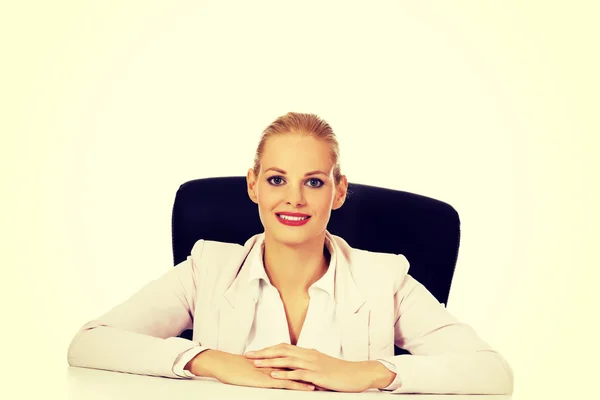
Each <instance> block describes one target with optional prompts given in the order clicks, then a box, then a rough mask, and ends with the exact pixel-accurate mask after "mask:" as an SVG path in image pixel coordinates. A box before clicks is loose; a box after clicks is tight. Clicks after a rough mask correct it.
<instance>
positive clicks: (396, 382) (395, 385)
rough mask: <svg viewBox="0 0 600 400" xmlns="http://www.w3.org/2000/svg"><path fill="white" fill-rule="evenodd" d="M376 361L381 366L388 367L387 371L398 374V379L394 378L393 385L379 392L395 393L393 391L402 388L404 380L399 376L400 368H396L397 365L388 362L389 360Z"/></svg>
mask: <svg viewBox="0 0 600 400" xmlns="http://www.w3.org/2000/svg"><path fill="white" fill-rule="evenodd" d="M376 361H379V362H380V363H381V364H383V366H384V367H386V368H387V369H389V370H390V371H392V372H393V373H395V374H396V377H395V378H394V380H393V381H392V383H390V384H389V385H388V386H386V387H384V388H382V389H379V390H384V391H388V390H391V391H393V390H396V389H398V388H399V387H400V386H402V379H400V375H399V374H398V368H396V365H395V364H394V363H392V362H390V361H387V360H381V359H377V360H376Z"/></svg>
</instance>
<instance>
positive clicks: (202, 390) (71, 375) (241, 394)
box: [66, 367, 511, 400]
mask: <svg viewBox="0 0 600 400" xmlns="http://www.w3.org/2000/svg"><path fill="white" fill-rule="evenodd" d="M66 375H67V390H68V394H69V396H68V398H69V399H70V400H96V399H99V400H120V399H123V400H131V399H144V400H153V399H160V400H170V399H173V400H186V399H190V400H192V399H193V400H204V399H222V400H228V399H232V398H239V399H244V400H246V399H261V400H269V399H274V400H275V399H277V400H281V399H313V400H314V399H327V400H329V399H333V398H337V399H350V398H352V399H358V398H360V399H379V400H382V399H393V398H396V399H398V400H400V399H405V398H406V396H410V397H413V398H420V399H421V398H422V399H427V398H435V399H437V400H443V399H452V400H467V399H468V400H480V399H486V400H490V399H494V400H508V399H511V396H472V395H471V396H462V395H405V394H402V395H399V394H398V395H396V394H389V393H384V392H380V391H379V390H369V391H366V392H363V393H337V392H324V391H314V392H300V391H293V390H279V389H260V388H251V387H241V386H232V385H226V384H223V383H221V382H219V381H216V380H212V379H193V380H180V379H169V378H159V377H151V376H141V375H132V374H122V373H118V372H109V371H100V370H92V369H86V368H74V367H69V368H68V370H67V374H66ZM398 396H400V397H398Z"/></svg>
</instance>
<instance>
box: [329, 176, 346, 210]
mask: <svg viewBox="0 0 600 400" xmlns="http://www.w3.org/2000/svg"><path fill="white" fill-rule="evenodd" d="M347 193H348V179H346V175H342V177H341V179H340V183H338V184H337V185H336V188H335V198H334V199H333V207H331V209H332V210H337V209H338V208H340V207H341V206H342V205H343V204H344V202H345V201H346V194H347Z"/></svg>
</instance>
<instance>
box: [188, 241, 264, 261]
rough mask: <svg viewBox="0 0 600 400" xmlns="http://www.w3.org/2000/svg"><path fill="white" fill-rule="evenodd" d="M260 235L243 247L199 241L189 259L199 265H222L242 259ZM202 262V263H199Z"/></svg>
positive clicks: (233, 244) (230, 243) (218, 242)
mask: <svg viewBox="0 0 600 400" xmlns="http://www.w3.org/2000/svg"><path fill="white" fill-rule="evenodd" d="M259 236H260V235H254V236H252V237H251V238H250V239H248V240H247V241H246V243H244V244H243V245H241V244H239V243H233V242H220V241H216V240H206V239H200V240H198V241H196V243H195V244H194V246H193V247H192V251H191V254H190V256H191V258H192V259H193V260H194V261H196V262H198V263H199V264H201V265H222V264H223V263H228V262H230V261H232V260H236V259H239V258H241V257H244V256H245V255H246V254H248V252H249V251H250V250H251V249H252V246H253V245H254V243H255V242H256V240H257V239H258V237H259ZM201 260H202V262H200V261H201Z"/></svg>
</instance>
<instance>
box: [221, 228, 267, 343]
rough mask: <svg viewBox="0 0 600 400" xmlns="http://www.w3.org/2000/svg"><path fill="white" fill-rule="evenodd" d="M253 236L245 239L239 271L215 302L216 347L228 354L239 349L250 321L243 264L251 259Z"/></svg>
mask: <svg viewBox="0 0 600 400" xmlns="http://www.w3.org/2000/svg"><path fill="white" fill-rule="evenodd" d="M257 236H259V235H256V236H254V237H253V238H252V239H250V240H248V242H246V245H245V247H246V251H245V252H244V257H243V258H242V259H238V260H237V270H238V271H239V273H238V274H237V277H235V279H234V280H233V282H232V283H231V285H230V286H229V287H228V288H227V290H226V291H225V292H224V293H223V295H222V297H221V299H219V302H218V304H219V305H220V307H219V334H218V344H217V349H218V350H221V351H225V352H228V353H232V354H242V353H243V351H244V349H245V347H246V342H247V340H248V335H249V333H250V329H251V328H252V323H253V322H254V313H255V309H256V303H255V301H254V298H253V297H252V295H251V294H250V293H249V291H248V285H247V281H248V275H247V271H248V268H245V266H246V264H247V263H249V262H252V255H253V252H252V250H254V249H255V244H256V241H257V240H256V238H257ZM234 268H235V266H234ZM230 282H231V281H230Z"/></svg>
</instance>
